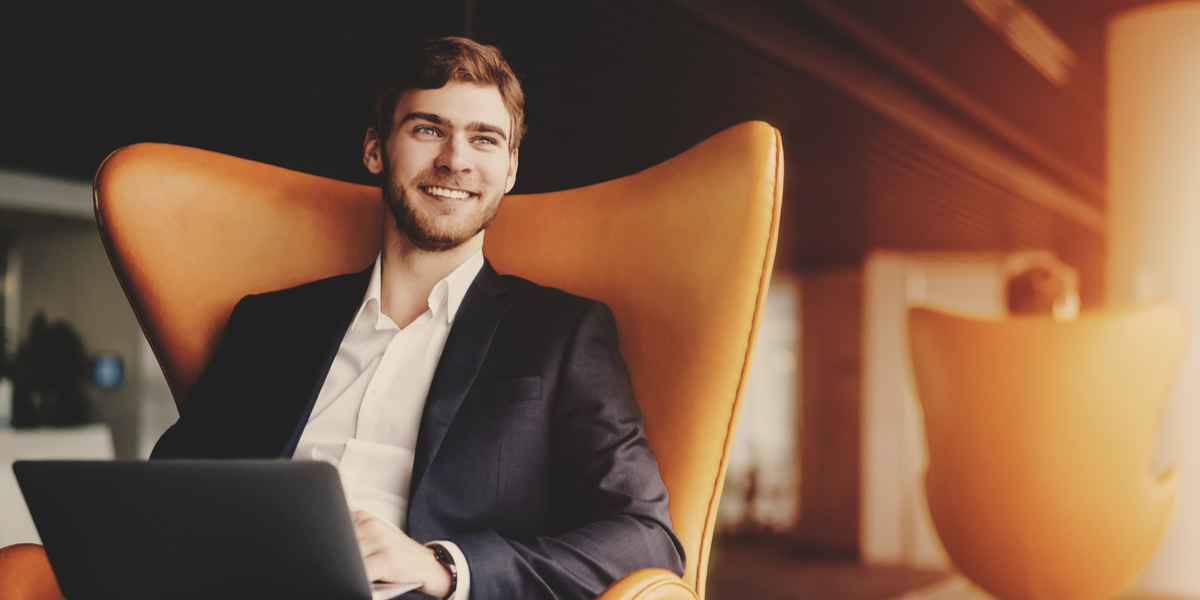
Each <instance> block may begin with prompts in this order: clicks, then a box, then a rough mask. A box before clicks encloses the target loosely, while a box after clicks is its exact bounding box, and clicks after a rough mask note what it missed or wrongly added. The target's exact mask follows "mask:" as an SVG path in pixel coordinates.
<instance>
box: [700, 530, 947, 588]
mask: <svg viewBox="0 0 1200 600" xmlns="http://www.w3.org/2000/svg"><path fill="white" fill-rule="evenodd" d="M708 565H709V566H708V592H707V594H705V597H706V598H708V600H744V599H745V598H755V599H756V600H890V599H892V598H898V597H899V596H902V595H904V594H905V593H906V592H911V591H913V590H918V589H921V588H925V587H927V586H930V585H932V584H935V583H937V582H939V581H941V580H943V579H945V578H946V577H947V574H946V573H943V572H940V571H916V570H912V569H906V568H902V567H866V566H863V565H861V564H859V563H858V562H857V561H851V560H836V559H835V560H829V559H821V558H816V557H813V556H811V555H806V554H804V553H801V552H799V551H797V550H796V549H794V548H792V547H791V546H790V544H789V543H788V542H787V540H786V539H781V538H777V537H769V536H738V537H729V536H718V537H717V538H716V539H714V540H713V546H712V558H711V560H709V563H708ZM905 600H909V599H905ZM939 600H940V599H939Z"/></svg>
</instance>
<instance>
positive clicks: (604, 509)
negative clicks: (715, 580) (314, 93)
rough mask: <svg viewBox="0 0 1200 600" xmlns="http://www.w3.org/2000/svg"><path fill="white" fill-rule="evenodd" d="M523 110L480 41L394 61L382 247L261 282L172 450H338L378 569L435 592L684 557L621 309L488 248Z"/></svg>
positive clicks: (372, 158)
mask: <svg viewBox="0 0 1200 600" xmlns="http://www.w3.org/2000/svg"><path fill="white" fill-rule="evenodd" d="M523 107H524V99H523V95H522V92H521V88H520V84H519V83H518V82H517V79H516V77H515V76H514V75H513V73H512V70H511V69H510V68H509V66H508V64H507V63H506V62H505V61H504V60H503V58H501V56H500V53H499V51H497V50H496V49H495V48H492V47H490V46H483V45H480V44H477V43H475V42H472V41H470V40H466V39H461V38H444V39H438V40H433V41H430V42H428V43H426V44H425V45H423V46H422V47H421V48H420V49H419V50H418V51H417V52H416V53H414V55H413V56H412V57H411V58H410V59H409V60H407V61H405V62H404V63H403V64H402V65H401V66H400V68H399V69H397V71H396V72H395V73H394V74H393V75H391V76H389V77H388V78H387V79H386V80H385V81H384V82H383V84H382V85H381V86H380V89H379V92H378V94H377V97H376V104H375V118H374V124H373V126H372V127H371V128H370V129H369V130H368V131H367V135H366V140H365V142H364V145H363V162H364V164H365V165H366V167H367V169H368V170H370V171H371V172H372V173H375V174H378V175H381V176H382V177H383V185H382V187H383V200H384V203H385V204H386V206H387V212H388V214H389V216H390V218H386V219H384V223H383V240H384V244H383V250H382V252H381V253H380V255H379V258H378V259H377V260H376V261H375V263H374V265H372V266H371V267H370V268H368V269H366V270H365V271H362V272H360V273H354V274H349V275H342V276H339V277H334V278H331V279H325V280H321V281H316V282H312V283H309V284H306V285H303V286H300V287H297V288H292V289H288V290H282V291H278V292H272V293H268V294H261V295H255V296H247V297H246V298H243V299H242V300H241V301H240V302H239V303H238V305H237V306H236V307H235V308H234V310H233V314H232V315H231V316H230V320H229V324H228V326H227V327H226V331H225V336H224V339H223V341H222V344H221V346H220V348H219V349H218V351H217V353H216V354H215V355H214V357H213V358H212V360H211V361H210V363H209V365H208V367H207V369H206V370H205V372H204V374H203V376H202V377H201V378H200V380H199V381H198V382H197V384H196V386H195V387H194V388H193V389H192V391H191V393H190V394H189V395H188V400H187V403H186V406H187V409H186V411H185V412H184V414H183V415H181V417H180V419H179V422H178V423H176V424H175V425H174V426H172V427H171V428H170V429H169V430H168V431H167V432H166V433H165V434H164V435H163V437H162V439H161V440H159V443H158V445H157V446H156V447H155V450H154V455H153V456H154V458H163V457H196V458H208V457H228V458H265V457H282V458H293V459H296V460H323V461H327V462H330V463H332V464H334V465H335V466H337V468H338V471H339V473H340V475H341V478H342V483H343V486H344V488H345V491H346V496H347V500H348V502H349V504H350V507H351V510H353V511H354V520H355V527H356V530H357V532H358V537H359V546H360V549H361V550H362V554H363V559H364V563H365V564H366V568H367V573H368V576H369V577H370V579H371V580H373V581H382V582H420V584H421V587H420V588H419V592H418V593H424V594H427V595H430V596H434V597H441V598H456V599H459V600H465V599H466V598H473V599H483V598H489V599H490V598H591V597H594V596H595V595H596V594H598V593H599V592H600V591H602V590H603V589H604V588H605V587H606V586H608V585H609V584H611V583H612V582H613V581H616V580H617V579H619V578H620V577H622V576H624V575H626V574H628V573H630V572H632V571H635V570H637V569H642V568H647V567H659V568H664V569H668V570H671V571H674V572H675V573H677V574H682V572H683V564H684V563H683V551H682V548H681V546H680V544H679V541H678V539H677V538H676V537H675V534H674V533H673V531H672V529H671V521H670V515H669V514H668V512H667V500H668V498H667V490H666V488H665V486H664V485H663V483H662V479H661V477H660V476H659V472H658V466H657V463H656V462H655V459H654V455H653V453H652V452H651V449H650V445H649V443H648V441H647V440H646V437H645V434H644V433H643V431H642V419H641V414H640V413H639V411H638V408H637V404H636V402H635V401H634V398H633V392H632V389H631V387H630V384H629V376H628V373H627V372H626V369H625V364H624V362H623V360H622V359H621V355H620V353H619V351H618V348H617V339H616V325H615V323H614V321H613V317H612V313H611V312H610V311H609V310H608V308H607V307H606V306H604V305H603V304H601V303H599V302H595V301H593V300H588V299H585V298H580V297H578V296H573V295H570V294H567V293H565V292H562V291H560V290H555V289H552V288H545V287H541V286H538V285H536V284H534V283H531V282H529V281H526V280H524V279H520V278H518V277H513V276H507V275H505V276H501V275H499V274H497V273H496V271H495V270H493V269H492V267H491V266H490V265H489V264H488V262H487V259H485V258H484V256H483V253H482V248H483V237H484V230H485V229H486V228H487V226H488V225H489V224H490V223H491V221H492V219H493V218H494V217H495V215H496V211H497V210H498V209H499V207H500V204H501V200H502V198H503V196H504V194H505V193H507V192H508V191H509V190H511V189H512V187H513V183H514V182H515V181H516V175H517V158H518V148H519V146H520V143H521V138H522V136H523V133H524V125H523V121H524V113H523V110H524V108H523Z"/></svg>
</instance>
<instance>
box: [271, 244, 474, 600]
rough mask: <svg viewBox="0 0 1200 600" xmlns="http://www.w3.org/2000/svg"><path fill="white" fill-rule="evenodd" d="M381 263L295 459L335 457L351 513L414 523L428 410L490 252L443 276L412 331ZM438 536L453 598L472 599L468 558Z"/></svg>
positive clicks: (379, 261)
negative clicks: (397, 315)
mask: <svg viewBox="0 0 1200 600" xmlns="http://www.w3.org/2000/svg"><path fill="white" fill-rule="evenodd" d="M382 266H383V256H382V254H381V255H380V256H379V257H378V258H376V259H375V268H374V270H373V271H372V273H371V282H370V283H369V284H368V285H367V293H366V295H365V296H364V297H363V302H362V305H361V306H360V307H359V309H358V312H356V313H355V315H354V319H353V320H352V321H350V327H349V328H348V329H347V330H346V336H345V337H344V338H342V344H341V346H339V347H338V351H337V355H336V356H335V357H334V359H333V364H332V365H331V366H330V367H329V374H328V375H327V376H326V377H325V384H324V385H323V386H322V387H321V392H320V394H319V395H318V396H317V401H316V404H314V405H313V410H312V414H311V415H309V418H308V424H307V425H306V426H305V427H304V432H303V433H302V434H301V436H300V442H299V443H298V444H297V446H296V452H295V453H294V454H293V455H292V458H293V459H295V460H321V461H325V462H328V463H330V464H332V465H334V466H335V467H337V469H338V474H339V475H340V476H341V479H342V487H343V488H344V489H345V492H346V502H347V504H348V505H349V506H350V511H351V512H355V511H359V510H366V511H370V512H371V513H373V514H374V515H375V516H377V517H379V518H380V519H382V520H383V521H386V522H387V523H390V524H391V525H393V526H395V527H397V528H399V529H401V530H404V531H407V529H408V527H407V523H406V518H407V515H408V491H409V489H408V488H409V483H410V482H411V480H412V469H413V458H414V456H415V451H416V447H417V432H418V430H419V429H420V426H421V412H422V411H423V410H424V408H425V399H426V396H428V394H429V385H430V383H431V382H432V381H433V373H434V371H435V370H436V369H437V364H438V360H440V359H441V356H442V349H443V348H444V347H445V345H446V338H447V336H449V335H450V326H451V325H453V324H454V316H455V315H456V314H457V313H458V307H459V305H461V304H462V301H463V297H464V296H465V295H466V293H467V288H469V287H470V286H471V282H473V281H474V280H475V276H476V275H478V274H479V270H480V269H481V268H483V251H482V250H480V251H478V252H476V253H475V254H473V255H471V257H470V258H468V259H467V260H466V261H464V262H463V263H462V264H461V265H459V266H458V267H457V268H456V269H454V271H452V272H451V273H450V274H449V275H447V276H446V277H445V278H444V279H442V280H441V281H439V282H437V284H436V285H434V286H433V291H431V292H430V294H429V300H428V303H429V309H428V310H426V311H425V312H424V313H422V314H421V315H420V316H419V317H417V318H416V320H414V321H413V322H412V323H410V324H409V325H408V326H407V327H405V328H403V329H401V328H400V327H399V326H397V325H396V323H395V322H393V321H392V319H391V318H389V317H388V316H387V315H385V314H383V311H382V310H381V302H380V292H381V290H382ZM438 543H440V544H441V545H442V546H444V547H445V548H446V549H447V550H448V551H450V554H451V556H453V557H454V562H455V565H456V567H457V569H458V587H457V589H456V590H455V593H454V598H455V600H466V598H467V595H468V593H469V591H470V585H471V581H470V580H471V576H470V570H469V569H468V567H467V561H466V557H464V556H463V554H462V551H461V550H459V548H458V546H456V545H455V544H453V543H451V542H438Z"/></svg>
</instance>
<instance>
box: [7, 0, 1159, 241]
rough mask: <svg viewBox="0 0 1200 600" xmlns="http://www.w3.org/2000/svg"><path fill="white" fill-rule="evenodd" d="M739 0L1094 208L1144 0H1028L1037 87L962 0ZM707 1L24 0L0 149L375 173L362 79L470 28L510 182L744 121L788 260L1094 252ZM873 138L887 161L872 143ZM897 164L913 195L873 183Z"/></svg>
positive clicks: (662, 149) (642, 158)
mask: <svg viewBox="0 0 1200 600" xmlns="http://www.w3.org/2000/svg"><path fill="white" fill-rule="evenodd" d="M754 1H756V2H757V3H758V5H759V6H762V7H765V8H764V10H766V11H768V12H769V14H772V15H774V17H772V18H773V20H775V21H777V22H778V23H780V24H782V25H783V26H786V27H790V28H793V30H794V31H795V32H796V34H797V36H801V35H803V36H807V38H810V39H813V40H817V41H818V42H819V43H820V44H821V47H822V48H827V49H829V51H830V52H833V53H835V54H838V55H839V56H843V57H849V58H850V59H852V60H854V61H857V63H859V64H862V65H866V68H867V69H868V70H870V71H873V72H875V73H878V74H881V76H883V77H886V78H890V79H891V80H892V81H894V82H895V84H896V85H897V86H900V87H902V88H904V89H907V90H909V93H910V94H911V95H912V96H913V97H914V98H918V99H920V100H921V101H922V102H925V103H926V104H928V105H929V106H931V107H933V109H934V110H936V111H939V112H940V113H941V114H944V115H946V116H947V118H949V119H953V120H955V121H956V122H958V123H960V124H961V125H962V127H963V128H964V130H965V131H970V132H974V133H973V134H972V135H976V136H978V138H979V139H980V140H984V141H985V142H987V143H989V144H992V145H993V146H995V147H996V148H999V149H1000V150H1001V151H1003V152H1007V153H1008V154H1010V155H1011V156H1013V157H1014V160H1018V161H1022V164H1026V165H1028V166H1029V168H1030V169H1033V170H1035V171H1037V172H1040V173H1043V174H1045V176H1046V177H1048V178H1050V179H1052V180H1055V181H1058V182H1060V183H1062V184H1063V185H1064V186H1066V187H1069V188H1071V189H1074V190H1077V191H1078V192H1079V194H1081V197H1083V198H1084V200H1086V201H1087V202H1090V203H1092V204H1094V205H1095V206H1097V207H1098V208H1101V209H1102V206H1103V193H1102V192H1101V191H1099V190H1100V186H1101V182H1102V181H1103V178H1104V173H1103V157H1104V150H1103V141H1104V130H1103V127H1104V121H1103V119H1104V117H1103V110H1104V97H1103V94H1104V83H1103V73H1104V63H1103V61H1104V39H1103V36H1104V19H1105V17H1106V15H1108V14H1110V13H1111V12H1113V11H1115V10H1119V9H1122V8H1127V7H1129V6H1132V5H1137V4H1144V2H1140V1H1137V0H1026V3H1027V4H1028V5H1029V6H1031V7H1032V8H1033V9H1034V10H1035V11H1037V13H1038V14H1039V15H1041V16H1042V17H1043V18H1044V19H1045V21H1046V22H1047V23H1048V24H1049V25H1050V27H1051V28H1052V29H1054V30H1055V32H1056V33H1058V34H1059V35H1061V36H1062V37H1063V39H1064V40H1066V41H1067V43H1068V44H1070V45H1071V46H1072V48H1073V49H1074V50H1075V51H1076V52H1077V54H1078V55H1079V58H1080V60H1079V64H1078V65H1077V67H1076V69H1075V73H1074V75H1075V76H1074V77H1073V79H1072V80H1071V83H1070V84H1068V85H1067V86H1063V87H1055V86H1053V85H1051V84H1049V83H1048V82H1047V81H1046V80H1045V79H1044V78H1042V77H1041V76H1040V75H1038V74H1037V73H1036V71H1034V70H1033V69H1032V68H1031V67H1030V66H1029V65H1028V64H1027V63H1025V62H1024V61H1023V60H1022V59H1021V58H1019V57H1018V56H1017V55H1016V53H1015V52H1013V51H1012V49H1011V48H1009V47H1007V46H1006V44H1005V42H1004V41H1003V40H1002V39H1001V38H1000V37H999V36H998V35H996V34H995V32H993V31H991V30H990V29H988V27H987V26H986V25H984V24H983V23H982V21H980V20H979V19H978V18H977V17H976V16H975V15H974V14H973V13H972V12H971V11H970V10H969V9H968V8H967V6H966V5H965V4H964V2H963V0H905V1H904V2H893V1H887V2H882V1H880V0H754ZM704 2H707V3H709V4H712V3H714V2H718V3H719V2H720V0H655V1H639V0H575V1H572V2H562V1H560V0H453V1H451V0H362V1H356V2H321V3H315V2H290V3H282V2H280V3H255V2H237V3H234V2H217V3H208V2H205V3H162V2H158V3H143V4H123V3H116V4H109V3H88V4H81V5H80V6H76V7H71V8H67V7H64V6H61V5H58V4H56V3H27V4H25V5H21V6H18V7H15V8H8V9H6V14H5V18H4V19H3V20H2V21H0V57H3V58H0V60H3V61H4V63H3V64H4V77H5V85H4V87H3V93H2V94H0V103H3V106H2V107H0V109H2V110H0V167H6V168H17V169H22V170H29V171H34V172H42V173H48V174H51V175H57V176H64V177H69V178H73V179H84V180H86V179H90V177H91V175H92V173H93V172H94V171H95V169H96V167H97V166H98V165H99V164H100V162H101V161H102V160H103V159H104V157H105V156H106V155H107V154H108V153H109V152H111V151H112V150H114V149H116V148H118V147H120V146H123V145H126V144H131V143H136V142H142V141H154V142H167V143H174V144H182V145H188V146H195V147H200V148H205V149H209V150H215V151H218V152H223V153H227V154H232V155H236V156H241V157H245V158H250V159H253V160H259V161H263V162H267V163H271V164H276V165H279V166H283V167H287V168H291V169H296V170H300V171H305V172H309V173H314V174H318V175H323V176H328V177H333V178H338V179H343V180H348V181H356V182H363V183H373V181H372V179H371V178H370V177H369V176H368V174H367V173H366V172H365V170H364V169H363V167H362V165H361V162H360V159H359V155H360V151H361V144H362V137H363V132H364V131H365V128H366V125H367V119H368V108H367V107H368V103H369V98H370V95H371V92H372V90H373V88H374V86H375V83H376V81H377V80H378V78H379V77H380V75H381V74H382V73H383V72H384V71H385V70H386V69H387V68H388V66H389V64H391V63H392V61H393V59H394V57H395V56H397V55H398V54H400V53H402V52H403V51H404V50H405V49H406V48H408V47H409V46H411V45H412V44H413V43H415V42H416V41H417V40H419V39H422V38H425V37H430V36H437V35H461V34H464V33H467V29H468V28H469V29H470V31H469V33H470V35H471V36H472V37H474V38H475V39H477V40H479V41H482V42H485V43H490V44H494V45H497V46H499V47H500V48H501V49H502V50H503V51H504V53H505V55H506V57H507V58H508V59H509V61H510V62H511V63H512V64H513V66H514V68H515V70H516V71H517V72H518V75H519V76H521V78H522V80H523V82H524V87H525V91H526V95H527V105H526V113H527V124H528V126H529V136H528V137H527V138H526V141H525V143H524V144H523V146H522V150H521V153H522V156H521V158H522V160H521V172H520V174H519V176H518V179H517V186H516V189H514V193H531V192H541V191H550V190H557V189H566V188H571V187H577V186H581V185H586V184H590V183H594V182H598V181H604V180H608V179H612V178H615V177H620V176H623V175H627V174H630V173H634V172H636V171H639V170H641V169H644V168H646V167H649V166H651V165H654V164H656V163H658V162H661V161H662V160H665V159H667V158H669V157H671V156H674V155H676V154H678V153H680V152H682V151H684V150H686V149H687V148H689V147H691V146H692V145H694V144H696V143H698V142H699V141H701V140H703V139H705V138H707V137H709V136H711V135H713V134H715V133H717V132H718V131H721V130H722V129H724V128H726V127H728V126H731V125H733V124H736V123H739V122H742V121H747V120H753V119H761V120H765V121H767V122H770V123H772V124H773V125H775V126H777V127H779V128H780V130H781V131H782V132H783V137H784V147H785V154H787V155H788V157H789V158H788V188H787V189H788V198H787V199H786V201H785V213H789V214H790V215H791V216H790V217H789V219H790V221H789V222H785V224H784V237H783V238H782V239H783V244H784V251H785V252H791V253H792V255H793V256H797V257H800V258H797V259H796V260H797V262H798V263H799V264H826V263H838V262H843V263H844V262H851V261H855V260H859V259H861V256H862V255H863V253H864V252H865V251H866V250H867V249H869V248H872V247H907V248H916V249H959V250H961V249H1011V248H1020V247H1045V246H1047V245H1052V244H1055V243H1060V244H1066V245H1068V246H1069V245H1071V244H1075V246H1078V247H1083V246H1086V247H1087V248H1088V249H1087V250H1086V252H1084V254H1087V255H1088V256H1089V257H1092V258H1087V259H1086V260H1088V261H1091V264H1101V263H1097V262H1096V261H1099V260H1101V259H1102V258H1095V257H1097V256H1102V246H1103V242H1102V238H1101V237H1097V235H1096V234H1095V233H1094V232H1093V233H1086V234H1080V235H1082V236H1084V237H1086V238H1087V241H1086V243H1084V242H1080V243H1075V242H1069V241H1068V242H1061V241H1059V242H1056V241H1054V240H1062V239H1067V238H1070V237H1071V236H1067V237H1064V235H1066V234H1064V233H1063V231H1066V229H1063V228H1064V227H1067V228H1068V229H1070V227H1074V226H1073V225H1071V226H1067V225H1054V223H1057V222H1058V221H1056V220H1054V219H1057V217H1054V216H1053V215H1050V216H1046V215H1042V214H1041V213H1038V214H1034V215H1033V216H1030V217H1029V219H1031V220H1030V221H1029V222H1030V223H1033V225H1028V226H1027V225H1021V224H1020V222H1021V221H1020V219H1019V218H1017V217H1013V216H1012V215H1013V214H1017V213H1020V211H1017V213H1013V212H1012V211H1010V210H1009V209H1007V208H1004V207H1006V206H1008V205H1009V204H1011V203H1012V202H1016V201H1017V200H1019V199H1011V198H1009V196H1007V195H1006V194H1008V192H1003V191H997V190H995V189H992V188H991V187H988V186H989V185H990V184H986V182H984V183H980V182H975V181H974V180H971V179H970V177H969V176H968V175H965V174H961V173H958V170H959V168H958V167H956V166H954V165H953V164H950V163H946V164H943V163H945V159H944V157H938V156H936V153H934V154H930V155H929V157H928V158H920V157H923V156H925V155H926V154H927V151H926V149H923V147H922V146H921V142H919V141H916V142H914V141H911V140H908V138H906V137H905V136H908V135H909V134H908V133H905V132H904V131H903V130H901V129H896V127H895V125H894V124H891V123H888V122H887V121H886V120H882V119H880V118H879V116H878V114H872V113H870V112H869V111H867V110H866V109H863V108H861V107H859V106H858V104H856V103H855V101H854V99H853V98H852V97H848V96H846V95H845V92H844V91H838V90H836V89H831V88H830V87H828V86H827V85H825V84H823V83H822V82H821V81H819V80H818V78H814V77H813V76H812V75H811V74H808V73H803V72H798V71H797V70H796V69H795V68H793V67H790V66H788V65H786V64H783V63H782V62H780V61H779V60H777V58H776V57H772V56H769V55H767V54H764V53H763V52H762V51H761V50H760V49H758V48H756V47H754V45H753V44H752V43H747V41H746V40H744V39H742V40H738V39H734V37H731V36H730V35H729V33H728V30H726V29H725V28H724V27H723V24H722V23H719V22H714V21H712V20H711V19H708V20H706V19H704V18H701V17H700V16H698V12H697V10H696V8H695V7H696V5H697V3H704ZM468 6H469V7H471V8H470V9H468V8H467V7H468ZM729 6H740V5H738V4H733V3H731V4H730V5H729ZM732 12H733V14H735V15H736V14H737V11H736V10H735V11H732ZM468 14H469V18H468ZM751 41H752V40H751ZM913 65H916V68H914V67H913ZM947 90H950V92H952V93H948V92H947ZM956 93H957V94H959V96H958V97H959V100H955V98H956V96H955V94H956ZM961 98H966V99H967V101H966V102H963V101H962V100H961ZM897 140H899V141H897ZM893 147H894V148H893ZM879 148H892V149H890V150H887V151H886V152H883V154H880V156H885V157H886V156H893V157H896V161H897V162H896V164H890V163H886V161H884V162H880V161H881V160H883V159H877V158H872V157H873V156H875V155H874V154H872V152H874V151H875V150H873V149H879ZM895 148H899V150H896V149H895ZM889 153H890V154H889ZM918 158H919V160H918ZM888 160H891V159H888ZM914 161H916V162H914ZM939 161H940V162H939ZM885 163H886V164H885ZM900 171H903V172H904V173H905V175H904V177H906V178H907V179H905V181H908V182H909V183H910V184H912V185H913V186H915V187H913V189H912V191H911V192H909V191H905V190H903V189H900V188H899V187H896V185H893V184H892V180H891V179H888V178H889V177H899V176H898V175H896V173H898V172H900ZM921 182H925V183H921ZM964 182H965V183H964ZM885 184H886V185H885ZM880 186H884V187H880ZM920 186H925V187H923V188H922V187H920ZM954 186H958V187H954ZM963 186H966V187H963ZM906 194H907V195H906ZM889 195H890V197H892V198H895V201H894V203H893V204H887V198H888V197H889ZM947 203H949V204H947ZM954 203H957V204H954ZM889 211H891V212H889ZM971 211H974V212H971ZM901 214H907V215H909V217H907V218H909V219H910V220H909V221H905V220H903V219H900V218H898V217H896V215H901ZM912 215H917V216H916V217H914V216H912ZM920 215H929V219H930V220H928V223H927V224H926V225H913V223H918V221H919V219H922V218H925V217H922V216H920ZM786 216H787V215H785V217H786ZM6 218H7V217H6V216H5V214H3V213H0V219H6ZM1021 218H1024V217H1021ZM912 219H916V220H912ZM920 222H922V223H923V222H924V221H920ZM971 223H976V224H978V223H992V225H987V226H986V227H983V228H982V229H981V227H980V226H978V225H971ZM897 224H902V225H903V226H901V225H897ZM987 227H991V228H992V229H990V230H989V231H993V230H994V231H995V234H994V235H992V234H988V235H981V234H980V231H983V230H985V229H987ZM1072 231H1073V230H1072ZM989 235H990V236H991V237H989ZM1071 235H1074V234H1071ZM1076 237H1078V236H1076ZM1072 239H1073V238H1072ZM1080 239H1082V238H1080ZM1080 244H1082V246H1081V245H1080ZM1098 248H1100V249H1098ZM1071 252H1072V250H1070V248H1067V249H1065V250H1062V252H1061V254H1062V255H1063V256H1068V258H1069V255H1070V253H1071ZM1079 252H1083V251H1079ZM1098 253H1099V254H1098ZM1080 260H1084V259H1080Z"/></svg>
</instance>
